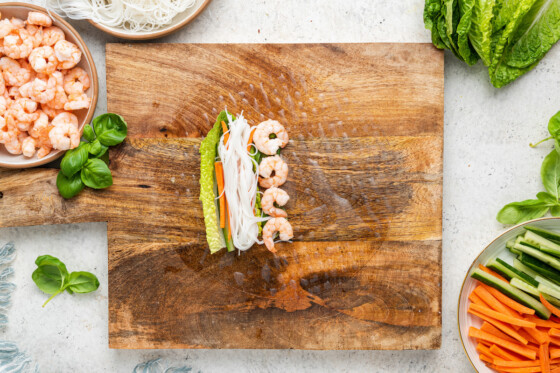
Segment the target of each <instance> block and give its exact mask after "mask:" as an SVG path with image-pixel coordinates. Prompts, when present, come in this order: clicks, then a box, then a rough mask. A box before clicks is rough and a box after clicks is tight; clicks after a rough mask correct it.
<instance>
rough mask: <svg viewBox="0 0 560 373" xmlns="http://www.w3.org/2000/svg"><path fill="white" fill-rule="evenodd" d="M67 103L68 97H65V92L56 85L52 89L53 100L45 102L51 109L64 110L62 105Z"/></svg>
mask: <svg viewBox="0 0 560 373" xmlns="http://www.w3.org/2000/svg"><path fill="white" fill-rule="evenodd" d="M67 102H68V97H67V96H66V92H64V88H62V86H60V85H57V86H56V87H55V88H54V98H53V99H52V100H50V101H49V102H47V105H49V106H50V107H51V108H53V109H64V105H66V103H67Z"/></svg>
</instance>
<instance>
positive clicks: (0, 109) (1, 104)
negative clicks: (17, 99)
mask: <svg viewBox="0 0 560 373" xmlns="http://www.w3.org/2000/svg"><path fill="white" fill-rule="evenodd" d="M10 104H11V102H9V101H8V99H7V98H6V97H4V96H0V117H3V116H4V114H6V110H8V108H9V107H10ZM0 127H1V126H0Z"/></svg>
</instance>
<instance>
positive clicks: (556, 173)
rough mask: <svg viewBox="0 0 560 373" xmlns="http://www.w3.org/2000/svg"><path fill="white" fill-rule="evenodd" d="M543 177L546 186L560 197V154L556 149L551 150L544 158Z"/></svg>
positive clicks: (556, 196) (553, 194)
mask: <svg viewBox="0 0 560 373" xmlns="http://www.w3.org/2000/svg"><path fill="white" fill-rule="evenodd" d="M541 178H542V182H543V185H544V188H545V189H546V190H547V191H548V193H550V194H551V195H552V196H554V198H556V200H558V198H560V155H559V154H558V152H557V151H556V150H553V151H551V152H550V153H549V154H548V155H547V156H546V157H545V158H544V160H543V163H542V166H541Z"/></svg>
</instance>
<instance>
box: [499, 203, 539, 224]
mask: <svg viewBox="0 0 560 373" xmlns="http://www.w3.org/2000/svg"><path fill="white" fill-rule="evenodd" d="M548 209H549V204H548V203H546V202H543V201H540V200H538V199H528V200H525V201H521V202H513V203H509V204H507V205H505V206H504V207H503V208H502V209H501V210H500V212H498V216H497V217H496V219H498V221H499V222H500V223H502V224H519V223H522V222H524V221H527V220H532V219H536V218H540V217H542V216H544V215H545V214H546V213H547V211H548Z"/></svg>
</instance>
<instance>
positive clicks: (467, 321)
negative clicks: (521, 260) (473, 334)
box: [457, 218, 560, 373]
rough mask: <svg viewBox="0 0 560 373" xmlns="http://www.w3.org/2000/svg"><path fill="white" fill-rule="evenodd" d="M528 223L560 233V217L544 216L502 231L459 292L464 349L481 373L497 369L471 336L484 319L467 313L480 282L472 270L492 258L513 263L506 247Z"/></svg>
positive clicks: (479, 256)
mask: <svg viewBox="0 0 560 373" xmlns="http://www.w3.org/2000/svg"><path fill="white" fill-rule="evenodd" d="M526 225H533V226H535V227H539V228H543V229H546V230H550V231H556V232H559V233H560V218H542V219H536V220H531V221H528V222H525V223H522V224H519V225H516V226H515V227H513V228H510V229H509V230H507V231H505V232H504V233H502V234H501V235H500V236H498V237H497V238H496V239H494V241H492V242H491V243H490V244H489V245H488V246H486V248H485V249H484V250H482V252H481V253H480V255H478V257H477V258H476V259H475V260H474V262H473V263H472V265H471V266H470V268H469V270H468V272H467V274H466V276H465V280H464V281H463V286H462V287H461V293H460V294H459V307H458V309H457V319H458V324H459V335H460V336H461V343H463V349H464V350H465V353H466V354H467V357H468V358H469V360H470V362H471V364H472V366H473V367H474V369H475V370H476V371H477V372H479V373H494V372H495V371H494V370H492V369H490V368H488V367H487V366H486V365H485V364H484V362H482V361H481V360H480V359H479V358H478V352H477V351H476V345H477V344H476V342H475V340H474V339H473V338H469V327H471V326H474V327H476V328H480V326H481V325H482V320H481V319H479V318H478V317H476V316H473V315H471V314H470V313H467V309H468V308H469V304H470V303H471V301H470V300H469V299H468V296H469V294H470V293H471V292H472V291H473V290H474V288H475V287H476V286H477V285H478V284H479V282H478V281H477V280H475V279H473V278H472V277H471V273H472V271H474V270H475V269H476V268H477V267H478V265H479V264H483V265H485V264H486V263H487V262H488V261H489V260H490V259H493V258H496V257H500V258H501V259H503V260H504V261H506V262H508V263H510V264H511V263H512V262H513V259H514V258H515V256H514V255H513V254H512V253H511V252H510V251H509V250H508V249H507V248H506V242H507V241H509V240H511V239H512V238H515V237H517V236H518V235H519V234H521V233H523V232H524V231H525V229H523V227H524V226H526Z"/></svg>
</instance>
